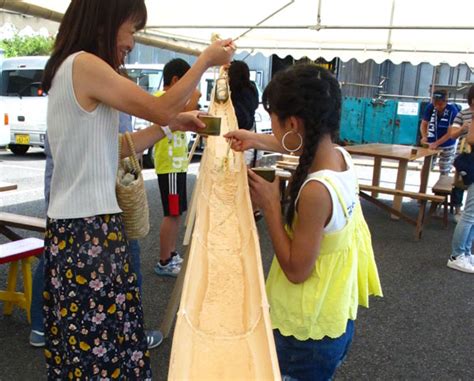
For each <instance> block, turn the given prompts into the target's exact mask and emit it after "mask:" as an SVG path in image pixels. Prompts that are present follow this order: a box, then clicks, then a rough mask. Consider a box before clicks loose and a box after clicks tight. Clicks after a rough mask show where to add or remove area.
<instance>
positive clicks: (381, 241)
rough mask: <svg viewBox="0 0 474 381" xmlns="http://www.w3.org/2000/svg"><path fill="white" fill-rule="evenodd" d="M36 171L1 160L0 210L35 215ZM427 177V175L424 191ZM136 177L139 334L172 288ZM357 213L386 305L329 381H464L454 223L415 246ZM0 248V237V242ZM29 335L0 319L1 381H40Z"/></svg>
mask: <svg viewBox="0 0 474 381" xmlns="http://www.w3.org/2000/svg"><path fill="white" fill-rule="evenodd" d="M359 163H360V164H367V163H365V162H364V161H360V162H359ZM195 166H196V165H194V167H195ZM43 167H44V156H42V154H41V153H39V152H36V153H32V154H28V155H27V156H26V157H24V158H18V157H12V155H10V154H8V153H6V152H4V151H0V181H8V182H16V183H18V184H19V189H18V190H17V191H13V192H5V193H0V211H11V212H16V213H21V214H26V215H31V216H37V217H43V216H44V211H43V202H44V201H43V199H42V176H43ZM194 167H193V171H194V173H195V168H194ZM358 170H359V177H361V178H362V179H363V180H364V179H365V180H370V178H371V175H370V174H371V168H370V167H367V166H365V165H361V166H359V167H358ZM25 171H28V173H29V175H28V176H25V175H24V174H25V173H26V172H25ZM394 173H395V169H393V168H389V167H385V168H384V169H383V174H382V184H383V183H384V182H385V183H386V185H393V181H394V179H395V176H394ZM418 177H419V172H417V171H410V172H409V176H408V178H407V184H408V185H409V186H408V189H410V186H412V187H413V188H416V185H417V183H418V182H417V179H418ZM436 177H437V175H436V174H432V176H431V181H430V182H431V183H433V181H435V180H436ZM145 178H146V179H147V180H146V186H147V190H148V200H149V203H150V211H151V213H150V217H151V218H150V222H151V232H150V234H149V235H148V237H146V238H145V239H143V240H141V242H140V245H141V249H142V273H143V277H144V286H143V288H144V290H143V291H144V295H143V304H144V310H145V321H146V325H147V328H157V327H159V325H160V323H161V320H162V318H163V313H164V310H165V308H166V305H167V302H168V299H169V296H170V294H171V291H172V289H173V285H174V280H173V279H165V278H160V277H158V276H156V275H155V274H154V273H153V266H154V265H155V262H156V261H157V257H158V227H159V222H160V220H161V218H162V213H161V204H160V203H159V199H158V187H157V183H156V179H155V177H154V175H153V172H152V171H151V170H148V171H146V176H145ZM194 181H195V174H191V175H190V176H189V187H190V189H192V185H193V183H194ZM406 201H407V202H405V203H404V205H403V207H404V210H406V211H407V212H408V213H410V214H411V215H413V216H415V215H416V213H417V205H416V203H414V202H410V201H409V200H406ZM363 209H364V213H365V215H366V219H367V221H368V224H369V227H370V229H371V232H372V236H373V245H374V250H375V256H376V259H377V263H378V266H379V272H380V277H381V281H382V286H383V290H384V294H385V296H384V298H381V299H372V301H371V306H370V309H368V310H367V309H364V308H361V309H360V311H359V317H358V320H357V322H356V336H355V339H354V343H353V346H352V349H351V351H350V353H349V356H348V358H347V361H346V362H345V363H344V364H343V366H342V367H341V369H340V370H339V371H338V373H337V375H336V380H361V379H364V380H399V379H403V380H473V379H474V370H473V369H472V354H473V353H474V352H473V347H474V333H473V328H474V317H473V316H474V298H473V295H474V275H471V274H464V273H460V272H457V271H454V270H450V269H448V268H447V267H446V261H447V258H448V255H449V253H450V243H451V237H452V234H453V229H454V227H455V225H454V222H452V221H451V222H450V224H449V227H448V229H447V230H445V229H444V228H443V226H442V223H441V221H438V220H432V221H431V222H430V223H429V224H428V225H427V226H426V228H425V231H424V234H423V238H422V240H421V241H415V240H414V239H413V232H414V228H413V227H412V226H411V225H408V224H406V223H405V222H403V221H398V222H397V221H392V220H390V218H389V216H388V214H387V213H385V212H384V211H382V210H380V209H377V208H376V207H374V206H373V205H371V204H367V203H363ZM258 229H259V233H260V244H261V252H262V262H263V266H264V270H265V273H266V272H267V271H268V268H269V264H270V261H271V258H272V255H273V251H272V247H271V243H270V240H269V238H268V235H267V233H266V228H265V223H264V222H263V221H261V222H259V223H258ZM183 233H184V232H182V234H181V238H182V235H183ZM25 234H26V233H25ZM28 234H29V235H34V234H30V233H28ZM4 242H6V240H5V239H4V238H3V237H0V243H4ZM6 273H7V266H5V265H3V266H0V289H3V288H4V287H5V283H6ZM1 307H2V303H1V302H0V308H1ZM28 334H29V325H28V323H27V321H26V315H25V313H24V312H23V311H21V310H18V309H16V310H15V311H14V313H13V315H12V316H3V315H1V314H0V369H1V371H0V380H5V381H11V380H25V381H26V380H44V379H46V377H45V366H44V360H43V355H42V351H41V350H38V349H34V348H32V347H30V346H29V344H28ZM170 350H171V338H170V339H167V340H165V341H164V342H163V344H162V345H161V346H160V347H158V348H157V349H155V350H153V351H152V366H153V373H154V379H155V380H165V379H166V377H167V373H168V361H169V355H170ZM182 350H186V348H182ZM211 361H212V360H211Z"/></svg>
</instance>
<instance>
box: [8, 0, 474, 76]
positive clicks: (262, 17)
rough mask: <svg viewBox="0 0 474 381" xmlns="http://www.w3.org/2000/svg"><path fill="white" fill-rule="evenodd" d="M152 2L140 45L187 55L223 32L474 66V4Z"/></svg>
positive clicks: (335, 51)
mask: <svg viewBox="0 0 474 381" xmlns="http://www.w3.org/2000/svg"><path fill="white" fill-rule="evenodd" d="M146 3H147V7H148V23H147V27H146V29H145V31H144V32H143V33H140V34H139V36H138V37H139V39H138V40H139V41H140V42H144V43H148V44H151V45H155V46H160V47H165V48H170V49H173V50H178V51H182V52H188V53H193V52H194V53H195V52H196V50H202V49H203V48H204V47H205V45H207V44H208V42H209V40H210V36H211V34H212V33H219V34H220V35H221V36H222V37H232V38H236V39H237V41H236V44H237V46H238V48H239V50H240V51H247V52H249V53H252V54H254V53H257V52H260V53H263V54H265V55H270V54H277V55H279V56H281V57H284V56H287V55H292V56H293V57H295V58H300V57H303V56H307V57H310V58H313V59H315V58H318V57H323V58H325V59H326V60H331V59H333V58H334V57H339V58H341V59H342V60H343V61H348V60H349V59H351V58H355V59H357V60H358V61H359V62H363V61H366V60H368V59H373V60H374V61H375V62H377V63H380V62H383V61H385V60H387V59H388V60H391V61H392V62H394V63H400V62H411V63H412V64H418V63H420V62H428V63H431V64H433V65H437V64H440V63H448V64H450V65H452V66H455V65H457V64H460V63H467V64H468V65H469V66H471V67H474V18H473V11H474V5H473V4H474V3H473V1H472V0H450V1H446V0H355V1H354V0H353V1H351V0H271V1H270V0H259V1H256V0H252V1H251V0H239V1H232V2H230V1H222V0H221V1H216V0H201V1H191V0H168V1H163V0H147V1H146ZM68 4H69V0H54V1H52V0H24V1H9V0H0V7H3V8H6V9H10V10H17V11H21V12H23V13H27V14H35V15H38V16H41V17H45V18H49V19H58V18H60V16H61V14H62V13H64V11H65V10H66V8H67V5H68ZM38 7H40V8H38ZM51 11H53V12H51ZM55 12H56V13H55ZM39 13H42V14H39Z"/></svg>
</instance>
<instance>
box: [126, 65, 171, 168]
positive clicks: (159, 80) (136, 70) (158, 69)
mask: <svg viewBox="0 0 474 381" xmlns="http://www.w3.org/2000/svg"><path fill="white" fill-rule="evenodd" d="M164 66H165V65H163V64H126V65H125V71H126V72H127V75H128V77H129V78H130V79H131V80H132V81H133V82H135V83H136V84H137V85H138V86H140V87H141V88H142V89H143V90H145V91H147V92H149V93H150V94H155V93H156V92H157V91H158V90H162V89H163V67H164ZM149 125H150V122H148V121H146V120H144V119H140V118H136V117H132V126H133V130H134V131H138V130H141V129H142V128H145V127H148V126H149ZM143 165H144V166H145V167H147V168H153V167H154V166H155V158H154V153H153V146H152V147H151V148H149V149H147V150H145V151H144V152H143Z"/></svg>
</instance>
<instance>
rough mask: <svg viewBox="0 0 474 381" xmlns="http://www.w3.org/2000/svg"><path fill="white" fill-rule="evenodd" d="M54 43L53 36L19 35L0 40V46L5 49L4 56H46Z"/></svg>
mask: <svg viewBox="0 0 474 381" xmlns="http://www.w3.org/2000/svg"><path fill="white" fill-rule="evenodd" d="M53 45H54V38H53V37H44V36H19V35H18V34H16V35H15V36H14V37H13V38H12V39H4V40H2V41H0V47H1V48H2V49H3V50H4V51H5V57H17V56H48V55H50V54H51V51H52V50H53Z"/></svg>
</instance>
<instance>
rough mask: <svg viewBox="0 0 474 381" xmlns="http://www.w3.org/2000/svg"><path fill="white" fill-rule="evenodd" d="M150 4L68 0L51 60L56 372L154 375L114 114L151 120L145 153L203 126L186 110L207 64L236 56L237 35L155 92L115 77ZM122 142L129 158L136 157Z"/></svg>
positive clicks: (48, 239)
mask: <svg viewBox="0 0 474 381" xmlns="http://www.w3.org/2000/svg"><path fill="white" fill-rule="evenodd" d="M146 19H147V12H146V6H145V3H144V0H100V1H97V0H72V1H71V3H70V5H69V7H68V9H67V11H66V13H65V15H64V17H63V20H62V23H61V25H60V28H59V32H58V35H57V38H56V43H55V46H54V51H53V53H52V55H51V58H50V60H49V62H48V64H47V65H46V68H45V75H44V80H43V89H44V90H45V91H46V92H47V93H48V95H49V104H48V116H47V120H48V139H49V143H50V147H51V152H52V157H53V160H54V171H53V176H52V182H51V194H50V204H49V208H48V212H47V215H48V221H47V231H46V236H45V291H44V299H45V300H44V301H45V306H44V313H45V335H46V350H45V356H46V363H47V369H48V379H50V380H64V379H72V378H74V379H99V378H103V379H127V380H129V379H130V380H131V379H139V380H148V379H151V368H150V361H149V360H150V358H149V352H148V350H147V343H146V339H145V335H144V330H143V312H142V307H141V301H140V295H139V289H138V287H137V282H136V276H135V273H134V271H133V269H132V267H131V264H130V257H129V253H128V251H129V248H128V241H127V237H126V235H125V233H124V229H123V224H122V219H121V214H120V213H121V210H120V208H119V206H118V204H117V201H116V197H115V176H116V172H117V163H118V111H117V110H119V111H123V112H126V113H127V114H130V115H135V116H138V117H140V118H142V119H145V120H149V121H151V122H153V123H155V124H154V125H153V126H151V127H150V128H146V129H144V130H141V131H139V132H135V133H133V134H132V139H133V141H134V144H135V148H136V150H137V152H141V151H143V150H144V149H145V148H147V147H150V146H151V145H153V144H154V143H155V142H156V141H158V140H160V139H161V138H163V136H164V132H163V131H162V129H161V127H160V125H161V126H169V128H170V129H171V130H172V131H173V130H194V131H195V130H196V129H197V128H199V127H204V125H203V124H202V123H201V122H200V121H199V120H198V119H197V115H198V113H197V112H191V113H181V114H178V113H179V111H180V110H182V109H183V108H184V106H185V104H186V102H187V101H188V99H189V98H190V96H191V95H192V93H193V91H194V89H195V88H196V86H197V85H198V83H199V80H200V77H201V75H202V74H203V73H204V72H205V71H206V69H207V68H209V67H211V66H214V65H222V64H226V63H228V62H229V61H230V59H231V57H232V55H233V52H234V46H233V45H232V43H231V41H230V40H224V41H218V42H216V43H214V44H212V45H211V46H210V47H209V48H207V49H206V50H205V51H204V52H203V53H202V55H201V56H200V57H199V58H198V59H197V61H196V63H195V64H194V65H193V67H192V68H191V69H190V70H189V71H188V73H187V74H186V75H185V76H184V77H183V78H182V80H181V81H180V82H179V83H178V84H177V85H176V86H174V87H173V89H171V90H170V91H168V92H167V93H166V95H164V96H162V97H160V98H156V97H153V96H152V95H150V94H148V93H147V92H145V91H143V90H142V89H141V88H140V87H138V86H137V85H136V84H134V83H132V82H131V81H129V80H128V79H125V78H123V77H122V76H121V75H120V74H119V69H120V66H122V65H123V63H124V59H125V56H126V54H127V53H128V52H129V51H130V50H131V49H132V48H133V46H134V33H135V32H136V31H137V30H139V29H141V28H143V27H144V26H145V24H146ZM129 152H130V150H129V147H128V146H127V145H126V144H125V145H124V147H123V149H122V154H123V156H128V155H129Z"/></svg>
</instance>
